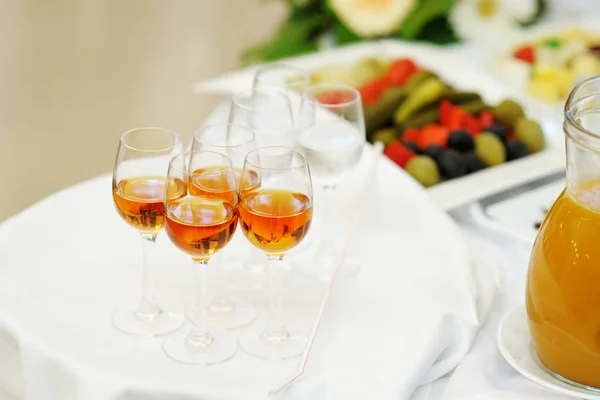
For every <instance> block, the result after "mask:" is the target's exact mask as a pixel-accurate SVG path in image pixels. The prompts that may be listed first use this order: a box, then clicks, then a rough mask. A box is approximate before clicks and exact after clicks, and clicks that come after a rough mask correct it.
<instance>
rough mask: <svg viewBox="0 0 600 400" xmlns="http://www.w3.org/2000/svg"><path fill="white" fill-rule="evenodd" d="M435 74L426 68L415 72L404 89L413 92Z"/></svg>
mask: <svg viewBox="0 0 600 400" xmlns="http://www.w3.org/2000/svg"><path fill="white" fill-rule="evenodd" d="M432 76H434V75H433V74H432V73H431V72H430V71H426V70H424V69H422V70H420V71H417V72H415V73H414V74H413V75H412V76H411V77H410V78H409V79H408V81H407V82H406V84H405V85H404V89H406V91H407V92H409V93H410V92H412V91H413V90H415V88H416V87H417V86H419V85H420V84H421V83H422V82H423V81H424V80H425V79H427V78H430V77H432Z"/></svg>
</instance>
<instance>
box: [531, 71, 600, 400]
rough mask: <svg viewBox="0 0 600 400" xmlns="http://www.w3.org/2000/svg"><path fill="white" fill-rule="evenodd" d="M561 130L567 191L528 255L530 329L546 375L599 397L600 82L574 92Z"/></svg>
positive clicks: (586, 83) (589, 82)
mask: <svg viewBox="0 0 600 400" xmlns="http://www.w3.org/2000/svg"><path fill="white" fill-rule="evenodd" d="M563 128H564V132H565V140H566V153H567V184H566V188H565V190H564V191H563V192H562V193H561V194H560V196H559V197H558V199H557V200H556V202H555V203H554V205H553V206H552V208H551V209H550V211H549V213H548V215H547V216H546V219H545V220H544V222H543V223H542V226H541V227H540V230H539V233H538V236H537V239H536V241H535V244H534V246H533V250H532V253H531V259H530V263H529V273H528V277H527V298H526V304H527V314H528V320H529V329H530V332H531V338H532V341H533V345H534V348H535V350H536V352H537V355H538V357H539V359H540V361H541V362H542V364H543V366H544V367H545V368H546V369H547V371H548V372H549V373H551V374H552V375H554V376H555V377H557V378H559V379H561V380H563V381H567V382H569V383H571V384H574V385H575V386H579V387H584V388H586V389H591V390H600V77H595V78H591V79H588V80H586V81H584V82H582V83H581V84H579V85H578V86H577V87H575V88H574V89H573V91H572V92H571V95H570V96H569V98H568V100H567V103H566V105H565V111H564V125H563Z"/></svg>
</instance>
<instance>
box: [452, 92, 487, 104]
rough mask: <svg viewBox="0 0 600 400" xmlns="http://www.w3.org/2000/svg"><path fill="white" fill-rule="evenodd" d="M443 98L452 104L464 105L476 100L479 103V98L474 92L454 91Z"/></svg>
mask: <svg viewBox="0 0 600 400" xmlns="http://www.w3.org/2000/svg"><path fill="white" fill-rule="evenodd" d="M444 98H445V99H446V100H448V101H449V102H450V103H452V104H459V103H466V102H470V101H476V100H478V101H481V96H480V95H479V94H477V93H475V92H460V91H454V92H452V93H448V95H446V96H445V97H444Z"/></svg>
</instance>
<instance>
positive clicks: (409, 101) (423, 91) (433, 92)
mask: <svg viewBox="0 0 600 400" xmlns="http://www.w3.org/2000/svg"><path fill="white" fill-rule="evenodd" d="M444 87H445V85H444V83H443V82H442V81H440V80H439V79H438V78H436V77H429V78H426V79H425V80H424V81H423V82H421V83H420V84H419V85H417V87H416V88H415V89H414V90H413V91H411V92H409V94H408V97H407V98H406V100H405V101H404V102H403V103H402V104H400V106H399V107H398V109H396V112H395V113H394V122H395V123H396V124H397V125H401V124H402V123H403V122H405V121H406V120H407V119H408V118H409V117H410V116H411V115H413V114H414V113H415V111H417V110H418V109H419V108H421V107H423V106H424V105H427V104H429V103H433V102H434V101H436V100H438V99H439V98H440V97H441V96H442V94H443V93H444Z"/></svg>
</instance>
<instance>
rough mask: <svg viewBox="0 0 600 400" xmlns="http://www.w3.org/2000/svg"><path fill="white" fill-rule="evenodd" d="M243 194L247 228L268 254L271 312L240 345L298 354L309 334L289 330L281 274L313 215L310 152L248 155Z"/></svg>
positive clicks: (264, 354)
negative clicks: (286, 322)
mask: <svg viewBox="0 0 600 400" xmlns="http://www.w3.org/2000/svg"><path fill="white" fill-rule="evenodd" d="M256 176H258V177H259V182H260V184H259V185H258V186H257V185H256V179H255V177H256ZM239 195H240V206H239V218H240V225H241V227H242V231H243V232H244V235H245V236H246V237H247V238H248V240H249V241H250V243H252V245H254V246H255V247H256V248H258V249H259V250H261V251H263V252H264V253H265V254H266V256H267V258H268V260H269V263H268V271H267V272H268V277H269V315H268V318H267V320H266V322H265V323H263V324H258V325H257V326H256V327H251V328H249V330H248V331H246V333H245V334H244V335H243V336H241V337H240V345H241V347H242V348H243V349H244V350H245V351H246V352H248V353H250V354H252V355H254V356H256V357H260V358H265V359H272V360H281V359H285V358H289V357H294V356H298V355H300V354H302V352H303V351H304V349H305V346H306V338H305V337H304V336H302V335H298V334H297V333H293V332H290V331H289V330H288V329H287V327H286V326H285V324H284V317H283V313H282V296H281V295H282V293H281V291H282V284H283V282H282V280H281V279H280V277H281V276H282V274H281V269H282V262H283V258H284V256H285V254H286V253H287V252H289V251H290V250H292V249H293V248H295V247H296V246H297V245H298V244H299V243H300V242H301V241H302V240H303V239H304V237H305V236H306V234H307V233H308V230H309V228H310V223H311V221H312V205H313V203H312V182H311V176H310V170H309V167H308V163H307V161H306V158H305V157H304V155H303V154H302V153H299V152H297V151H295V150H293V149H292V148H289V147H277V146H271V147H262V148H258V149H256V150H253V151H251V152H250V153H249V154H248V155H247V156H246V162H245V164H244V171H243V172H242V178H241V180H240V187H239Z"/></svg>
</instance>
